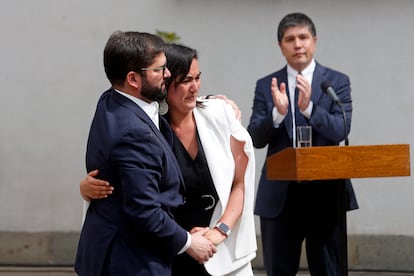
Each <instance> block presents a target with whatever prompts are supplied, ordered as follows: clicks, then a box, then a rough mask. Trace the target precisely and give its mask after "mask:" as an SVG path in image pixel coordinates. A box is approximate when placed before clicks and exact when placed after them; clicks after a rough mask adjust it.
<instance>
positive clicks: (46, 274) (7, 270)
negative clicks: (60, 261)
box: [0, 266, 414, 276]
mask: <svg viewBox="0 0 414 276" xmlns="http://www.w3.org/2000/svg"><path fill="white" fill-rule="evenodd" d="M29 275H30V276H76V273H75V272H74V271H73V268H72V267H9V266H3V267H0V276H29ZM254 275H255V276H266V273H264V271H255V273H254ZM297 276H310V274H309V273H308V272H307V271H301V272H300V273H298V274H297ZM349 276H414V273H413V272H405V273H404V272H383V271H350V272H349Z"/></svg>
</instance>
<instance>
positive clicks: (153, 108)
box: [115, 89, 159, 129]
mask: <svg viewBox="0 0 414 276" xmlns="http://www.w3.org/2000/svg"><path fill="white" fill-rule="evenodd" d="M115 91H116V92H118V93H119V94H121V95H122V96H125V97H127V98H128V99H130V100H131V101H133V102H134V103H136V104H137V105H138V106H139V107H141V108H142V109H143V110H144V112H145V113H146V114H147V115H148V117H150V119H151V120H152V121H153V122H154V124H155V125H156V126H157V128H158V129H159V118H158V116H159V114H158V109H159V105H158V102H156V101H154V102H151V103H147V102H145V101H143V100H141V99H139V98H137V97H134V96H132V95H129V94H127V93H125V92H122V91H120V90H117V89H115Z"/></svg>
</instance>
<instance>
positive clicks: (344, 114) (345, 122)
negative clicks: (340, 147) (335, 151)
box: [336, 101, 349, 146]
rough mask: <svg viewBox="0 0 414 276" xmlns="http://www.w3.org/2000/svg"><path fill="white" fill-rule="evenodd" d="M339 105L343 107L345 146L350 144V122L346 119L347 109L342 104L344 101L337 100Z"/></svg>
mask: <svg viewBox="0 0 414 276" xmlns="http://www.w3.org/2000/svg"><path fill="white" fill-rule="evenodd" d="M336 103H337V104H338V105H339V107H340V108H341V111H342V117H344V131H345V146H349V140H348V122H347V120H346V113H345V109H344V107H343V106H342V103H341V102H340V101H337V102H336Z"/></svg>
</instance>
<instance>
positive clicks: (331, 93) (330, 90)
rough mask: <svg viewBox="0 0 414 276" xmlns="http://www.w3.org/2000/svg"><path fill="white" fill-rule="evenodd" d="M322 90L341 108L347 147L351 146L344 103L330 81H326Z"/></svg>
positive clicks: (322, 84) (322, 85)
mask: <svg viewBox="0 0 414 276" xmlns="http://www.w3.org/2000/svg"><path fill="white" fill-rule="evenodd" d="M321 88H322V90H323V92H325V94H327V95H328V96H329V97H331V98H332V100H333V101H334V102H335V103H336V104H337V105H339V107H340V108H341V111H342V117H343V118H344V131H345V146H348V145H349V141H348V135H347V133H348V124H347V120H346V113H345V110H344V107H343V106H342V102H341V100H340V99H339V98H338V95H336V93H335V90H334V89H333V88H332V85H331V83H330V82H329V81H328V80H324V81H323V82H322V83H321Z"/></svg>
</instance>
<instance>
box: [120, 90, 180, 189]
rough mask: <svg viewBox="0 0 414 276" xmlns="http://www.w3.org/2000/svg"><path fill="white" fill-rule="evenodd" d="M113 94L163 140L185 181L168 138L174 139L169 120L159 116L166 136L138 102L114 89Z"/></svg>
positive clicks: (163, 144) (166, 149) (161, 127)
mask: <svg viewBox="0 0 414 276" xmlns="http://www.w3.org/2000/svg"><path fill="white" fill-rule="evenodd" d="M112 96H113V97H114V100H115V101H117V102H118V103H119V104H120V105H122V106H124V107H125V108H128V109H129V110H131V111H132V112H133V113H134V114H135V115H136V116H137V117H138V118H139V119H140V120H141V121H143V122H144V123H146V124H147V125H148V126H149V127H150V128H151V130H152V132H153V133H154V134H155V135H156V136H157V138H158V140H159V141H160V142H161V144H162V146H163V147H164V150H165V151H166V152H168V154H169V155H170V156H172V158H171V161H172V162H173V164H174V166H175V168H176V170H177V171H178V172H179V176H180V181H181V184H182V183H184V180H183V178H182V175H181V169H180V166H179V165H178V162H177V159H176V158H175V155H174V153H173V152H172V149H171V145H172V144H170V143H169V142H167V139H169V140H170V141H171V139H172V138H171V137H172V133H171V129H170V127H169V125H168V122H167V121H166V120H165V119H164V118H163V117H162V116H159V119H160V121H159V122H160V129H161V130H162V131H163V133H164V135H165V137H164V135H163V133H161V131H160V130H159V129H158V128H157V126H156V125H155V124H154V122H153V121H152V120H151V118H150V117H149V116H148V115H147V114H146V113H145V111H144V110H142V108H141V107H139V106H138V105H137V104H136V103H134V102H133V101H131V100H130V99H128V98H126V97H124V96H122V95H121V94H119V93H117V92H116V91H115V90H112Z"/></svg>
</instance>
